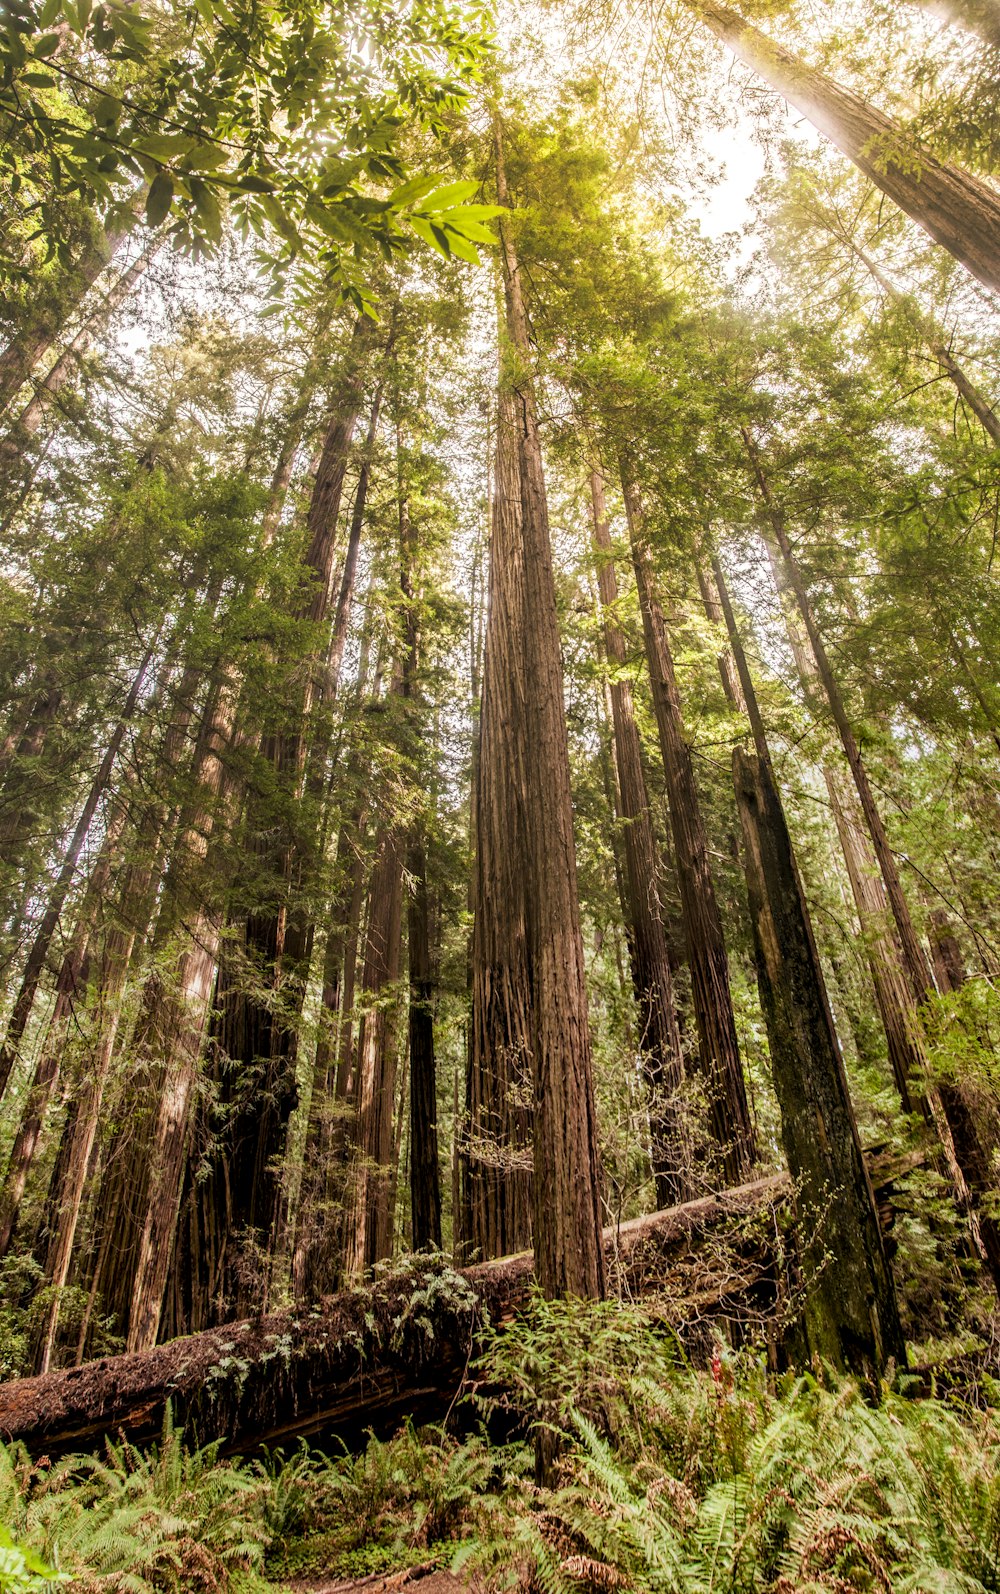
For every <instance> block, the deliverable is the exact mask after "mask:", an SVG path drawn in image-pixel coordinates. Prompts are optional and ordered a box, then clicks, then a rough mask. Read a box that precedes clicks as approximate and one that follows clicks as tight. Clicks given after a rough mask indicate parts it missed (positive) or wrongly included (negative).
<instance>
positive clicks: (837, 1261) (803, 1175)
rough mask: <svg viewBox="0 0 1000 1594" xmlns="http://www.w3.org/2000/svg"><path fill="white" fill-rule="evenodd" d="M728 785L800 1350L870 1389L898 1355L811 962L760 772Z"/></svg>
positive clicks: (850, 1119) (886, 1285)
mask: <svg viewBox="0 0 1000 1594" xmlns="http://www.w3.org/2000/svg"><path fill="white" fill-rule="evenodd" d="M733 779H734V784H735V788H736V798H737V803H738V805H739V811H740V820H741V823H742V827H743V839H744V846H745V851H744V862H745V867H746V877H747V890H748V893H749V898H750V911H751V916H752V919H753V926H754V942H755V946H756V952H757V977H758V983H759V985H760V997H761V1006H762V1008H763V1011H764V1017H765V1020H766V1023H767V1033H768V1041H769V1044H770V1053H771V1069H772V1073H773V1076H774V1087H775V1092H776V1094H777V1097H778V1105H779V1107H780V1109H781V1130H782V1139H783V1141H784V1145H785V1154H786V1156H787V1158H788V1168H789V1172H790V1174H791V1176H792V1179H793V1180H794V1182H795V1205H796V1209H797V1212H798V1220H799V1221H798V1230H799V1245H800V1251H801V1255H802V1259H803V1264H804V1270H805V1275H806V1310H805V1321H806V1332H807V1337H808V1340H809V1347H810V1350H811V1351H812V1352H813V1354H814V1355H817V1356H820V1357H822V1358H823V1359H824V1360H828V1361H830V1362H831V1363H832V1364H833V1365H834V1366H835V1367H839V1368H841V1369H846V1370H849V1371H851V1372H854V1373H857V1374H859V1375H860V1376H861V1377H863V1378H865V1379H866V1381H867V1382H868V1383H869V1384H870V1385H871V1387H873V1388H876V1389H877V1388H878V1385H879V1380H880V1378H881V1377H882V1375H883V1373H884V1371H885V1369H886V1366H887V1364H888V1363H889V1362H890V1361H894V1362H895V1363H896V1364H897V1365H899V1366H905V1365H906V1346H905V1342H904V1340H903V1332H902V1328H901V1326H900V1322H899V1312H898V1308H897V1305H896V1297H895V1291H894V1288H893V1283H892V1276H891V1274H890V1271H889V1265H888V1262H887V1260H886V1256H885V1248H884V1246H883V1243H882V1235H881V1232H880V1229H879V1221H878V1211H877V1209H876V1206H875V1197H874V1193H873V1191H872V1186H871V1181H870V1179H869V1177H868V1172H867V1170H866V1168H865V1164H864V1159H863V1157H862V1154H861V1144H860V1141H859V1139H858V1130H857V1124H856V1122H855V1119H854V1111H853V1108H852V1106H851V1100H850V1095H849V1093H848V1088H847V1078H846V1075H845V1073H844V1065H843V1059H842V1057H841V1055H840V1048H839V1046H838V1043H837V1039H836V1034H835V1032H834V1027H833V1018H832V1016H831V1014H830V1008H829V1003H828V1001H827V995H826V989H825V986H824V983H823V976H822V972H821V969H820V963H819V954H818V953H817V951H816V945H815V942H814V940H813V933H812V926H811V924H810V921H809V913H808V909H807V907H806V903H805V897H804V895H803V892H802V886H801V882H800V880H799V875H798V870H797V869H796V866H795V859H794V855H793V853H792V845H791V840H790V838H789V835H788V829H787V826H786V824H785V817H784V813H783V811H782V807H781V803H780V800H779V798H778V794H777V791H776V790H775V786H774V782H773V780H772V778H771V773H770V769H769V766H768V764H767V763H766V762H765V761H764V760H762V759H759V758H755V757H752V756H750V755H749V754H747V753H744V752H742V751H741V750H740V749H739V748H737V750H736V752H735V753H734V757H733Z"/></svg>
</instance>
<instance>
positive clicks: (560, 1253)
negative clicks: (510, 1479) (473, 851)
mask: <svg viewBox="0 0 1000 1594" xmlns="http://www.w3.org/2000/svg"><path fill="white" fill-rule="evenodd" d="M496 149H497V191H498V197H499V199H500V203H501V204H502V205H506V204H507V191H506V177H505V173H504V164H503V150H502V145H501V139H500V130H499V124H497V126H496ZM500 235H501V251H500V252H501V261H502V267H503V279H504V293H505V299H506V332H507V337H508V339H509V341H510V344H511V347H512V350H513V354H514V361H515V362H516V372H515V373H513V374H512V376H511V377H510V378H507V380H510V381H511V386H512V388H513V394H514V397H515V400H516V407H515V415H516V419H517V428H518V444H519V451H520V462H521V513H522V527H523V544H524V609H523V625H522V629H521V647H522V649H523V656H524V674H525V682H526V685H527V692H526V697H525V708H526V716H525V747H526V760H525V772H526V804H525V812H526V821H527V822H526V835H527V842H528V846H527V856H528V863H529V871H528V915H527V923H528V949H529V958H530V967H531V988H532V999H533V1009H534V1011H533V1015H532V1019H533V1031H532V1043H533V1057H534V1097H535V1141H534V1153H535V1155H534V1245H535V1272H536V1275H537V1277H538V1282H539V1285H540V1286H541V1288H542V1290H543V1291H544V1292H545V1294H547V1295H550V1296H565V1295H575V1296H580V1297H582V1298H587V1297H592V1296H598V1297H600V1296H603V1294H604V1290H605V1269H604V1251H603V1247H602V1245H601V1172H600V1162H599V1153H598V1142H597V1124H596V1118H595V1110H594V1091H593V1081H592V1079H591V1062H590V1034H589V1029H588V1022H587V989H586V980H585V975H584V962H583V938H582V936H581V932H580V914H579V904H578V901H577V888H576V851H575V845H574V838H573V802H572V792H571V788H570V768H569V744H568V740H567V734H566V714H565V705H564V699H563V672H562V655H561V650H560V639H559V621H558V616H557V613H556V601H555V583H554V578H553V572H552V546H551V541H550V537H549V521H548V503H547V499H546V493H545V475H544V469H543V465H542V449H541V441H540V437H539V431H538V416H537V410H536V403H535V391H534V383H533V381H532V379H531V376H530V370H531V363H532V347H531V341H530V338H529V334H528V320H527V315H526V313H525V307H524V301H523V298H522V290H521V275H520V267H519V264H518V259H517V254H516V252H515V249H514V245H513V241H512V236H511V230H510V227H509V225H508V223H507V222H506V221H502V222H501V224H500ZM544 1470H545V1467H544V1465H543V1471H544Z"/></svg>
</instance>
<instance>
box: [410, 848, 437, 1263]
mask: <svg viewBox="0 0 1000 1594" xmlns="http://www.w3.org/2000/svg"><path fill="white" fill-rule="evenodd" d="M406 871H407V874H408V875H409V877H410V882H411V884H410V890H409V899H408V904H407V945H408V947H409V958H410V1014H409V1017H410V1211H411V1221H412V1225H413V1235H412V1241H413V1249H414V1250H415V1251H425V1250H427V1249H428V1247H430V1246H434V1247H436V1248H437V1249H438V1250H440V1248H441V1172H440V1168H439V1166H438V1133H437V1071H436V1067H435V1058H434V969H433V962H432V958H431V933H430V912H429V903H428V898H427V863H426V857H425V852H424V842H423V838H422V836H420V835H419V834H418V835H415V836H413V837H412V838H411V841H410V844H409V846H408V847H407V852H406Z"/></svg>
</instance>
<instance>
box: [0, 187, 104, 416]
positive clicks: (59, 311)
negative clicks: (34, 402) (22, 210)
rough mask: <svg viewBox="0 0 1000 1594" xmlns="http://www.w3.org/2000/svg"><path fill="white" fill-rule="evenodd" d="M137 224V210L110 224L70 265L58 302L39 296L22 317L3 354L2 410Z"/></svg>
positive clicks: (0, 374)
mask: <svg viewBox="0 0 1000 1594" xmlns="http://www.w3.org/2000/svg"><path fill="white" fill-rule="evenodd" d="M134 226H135V211H130V212H128V213H127V216H126V218H125V219H123V220H122V221H120V222H118V223H116V224H114V225H113V226H111V227H109V228H108V230H107V232H106V233H104V234H103V235H102V236H101V237H99V238H98V239H97V240H96V241H95V242H94V243H92V244H89V245H88V246H87V247H86V248H85V249H84V250H83V252H82V254H81V256H80V259H79V260H78V261H77V262H76V263H75V265H74V266H73V267H71V269H70V271H69V273H68V280H67V281H66V283H65V285H64V290H63V294H62V296H61V298H60V300H59V301H58V302H53V300H52V299H51V298H45V297H43V296H41V295H40V296H39V299H38V301H37V303H36V305H35V306H34V307H33V308H32V309H29V310H28V311H27V313H26V314H25V315H24V317H23V318H22V320H21V324H20V326H19V328H18V332H17V335H16V336H15V337H13V338H12V339H11V341H10V343H8V345H7V347H6V348H5V349H4V350H3V352H2V353H0V413H2V412H3V411H4V410H6V409H7V407H8V405H9V404H10V402H11V400H12V399H13V398H15V397H16V396H17V393H18V392H19V390H20V389H21V388H22V387H23V386H24V384H25V382H26V381H27V380H28V378H29V377H30V375H31V373H32V371H34V369H35V367H36V366H37V365H38V363H39V361H40V360H43V359H44V358H45V355H46V353H47V351H48V350H49V349H50V348H51V347H52V344H53V343H54V342H55V341H56V339H57V338H58V337H59V335H60V333H61V331H62V329H63V327H64V326H65V325H66V322H67V321H68V320H69V318H70V316H71V315H72V314H73V312H74V311H75V310H76V309H77V307H78V306H79V305H80V304H82V302H83V300H84V298H85V296H86V294H87V293H88V292H89V291H90V289H91V288H92V287H93V286H94V283H95V282H96V281H97V279H98V277H99V276H100V274H101V272H102V271H103V270H104V269H105V267H106V266H107V265H108V263H109V262H110V261H111V260H112V259H113V258H114V256H115V254H117V252H118V250H119V248H120V247H121V245H122V244H123V243H124V241H125V239H126V238H127V237H128V235H129V233H130V232H131V230H132V228H133V227H134Z"/></svg>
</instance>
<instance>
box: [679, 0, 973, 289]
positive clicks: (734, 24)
mask: <svg viewBox="0 0 1000 1594" xmlns="http://www.w3.org/2000/svg"><path fill="white" fill-rule="evenodd" d="M685 4H686V5H687V6H688V7H689V8H690V10H691V11H693V12H694V14H695V16H697V17H698V18H699V19H700V20H701V21H702V22H703V23H704V24H705V25H706V27H708V28H709V29H710V30H711V32H712V33H714V34H715V36H716V38H717V39H719V40H721V42H722V43H723V44H725V45H726V46H727V47H728V48H729V49H730V50H732V52H733V54H734V55H736V56H737V57H738V58H739V59H740V60H741V61H744V62H745V63H746V65H747V66H749V67H750V68H751V69H752V70H753V71H754V72H757V73H758V74H759V75H760V76H761V77H762V78H763V79H764V81H765V82H766V83H768V84H769V85H770V86H771V88H773V89H775V90H776V91H777V92H778V93H779V94H780V95H781V96H782V97H783V98H784V99H786V100H787V101H788V103H789V105H793V106H794V107H795V109H796V110H797V111H800V112H801V113H802V115H803V116H805V117H807V118H808V120H809V121H810V122H812V124H813V126H814V127H816V128H818V130H819V131H820V132H821V133H823V134H825V135H826V137H827V138H829V139H831V140H832V142H833V143H834V144H836V146H837V148H838V149H840V150H842V151H843V153H844V154H845V155H846V156H847V157H848V159H849V160H852V161H853V162H854V164H855V166H857V167H858V169H859V171H862V172H863V173H864V175H865V176H866V177H867V178H869V180H870V181H871V182H873V183H874V184H875V186H876V188H880V189H881V190H882V192H883V194H886V195H887V196H888V197H889V198H890V199H891V200H893V201H894V203H895V204H897V205H898V206H899V208H900V209H901V210H903V211H905V212H906V214H907V215H908V216H910V217H911V218H912V220H914V221H915V222H917V223H918V225H919V226H921V227H923V229H924V231H925V232H927V233H929V234H930V236H931V237H932V238H933V239H934V240H935V242H936V243H939V244H941V245H942V247H943V248H945V249H947V250H948V252H949V253H950V254H952V255H954V257H955V259H956V260H960V261H961V262H962V264H963V265H964V266H965V267H966V268H967V269H968V270H969V271H971V273H972V275H973V276H974V277H978V278H979V281H980V282H983V283H985V284H986V286H987V287H988V288H1000V194H997V193H996V192H995V190H994V189H992V188H991V187H989V185H988V184H986V183H984V182H982V181H981V180H980V179H979V178H978V177H974V176H973V175H972V173H971V172H967V171H964V170H963V169H962V168H961V167H958V166H954V165H952V164H951V162H949V161H941V160H938V159H937V157H936V156H934V155H932V154H931V152H930V151H929V150H928V149H925V148H924V147H922V146H919V145H917V144H916V143H915V141H914V139H913V137H912V135H910V134H909V133H908V132H907V131H906V129H905V128H903V127H901V126H900V125H899V124H898V123H896V122H894V121H893V120H892V118H891V117H888V116H886V115H884V114H883V112H882V111H879V110H877V109H876V107H875V106H874V105H871V104H869V103H868V102H867V101H866V100H863V99H862V98H861V97H860V95H858V94H855V93H853V92H852V91H851V90H850V89H845V88H842V87H841V86H840V85H839V84H837V83H834V82H833V81H832V80H831V79H830V78H828V77H826V76H825V75H824V74H823V73H822V72H818V71H817V70H816V69H815V68H814V67H811V66H807V65H806V63H805V62H804V61H802V60H800V59H799V57H798V56H796V55H794V54H793V53H792V51H791V50H786V49H785V47H784V46H783V45H781V44H777V43H776V42H775V41H774V40H773V39H770V38H768V37H767V35H766V34H764V33H761V31H760V29H759V28H755V27H754V26H753V25H752V24H751V23H749V22H746V21H745V20H744V19H743V17H741V16H740V15H739V13H738V12H736V11H733V10H731V9H730V8H729V7H728V6H725V5H721V4H718V3H717V0H685Z"/></svg>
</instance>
